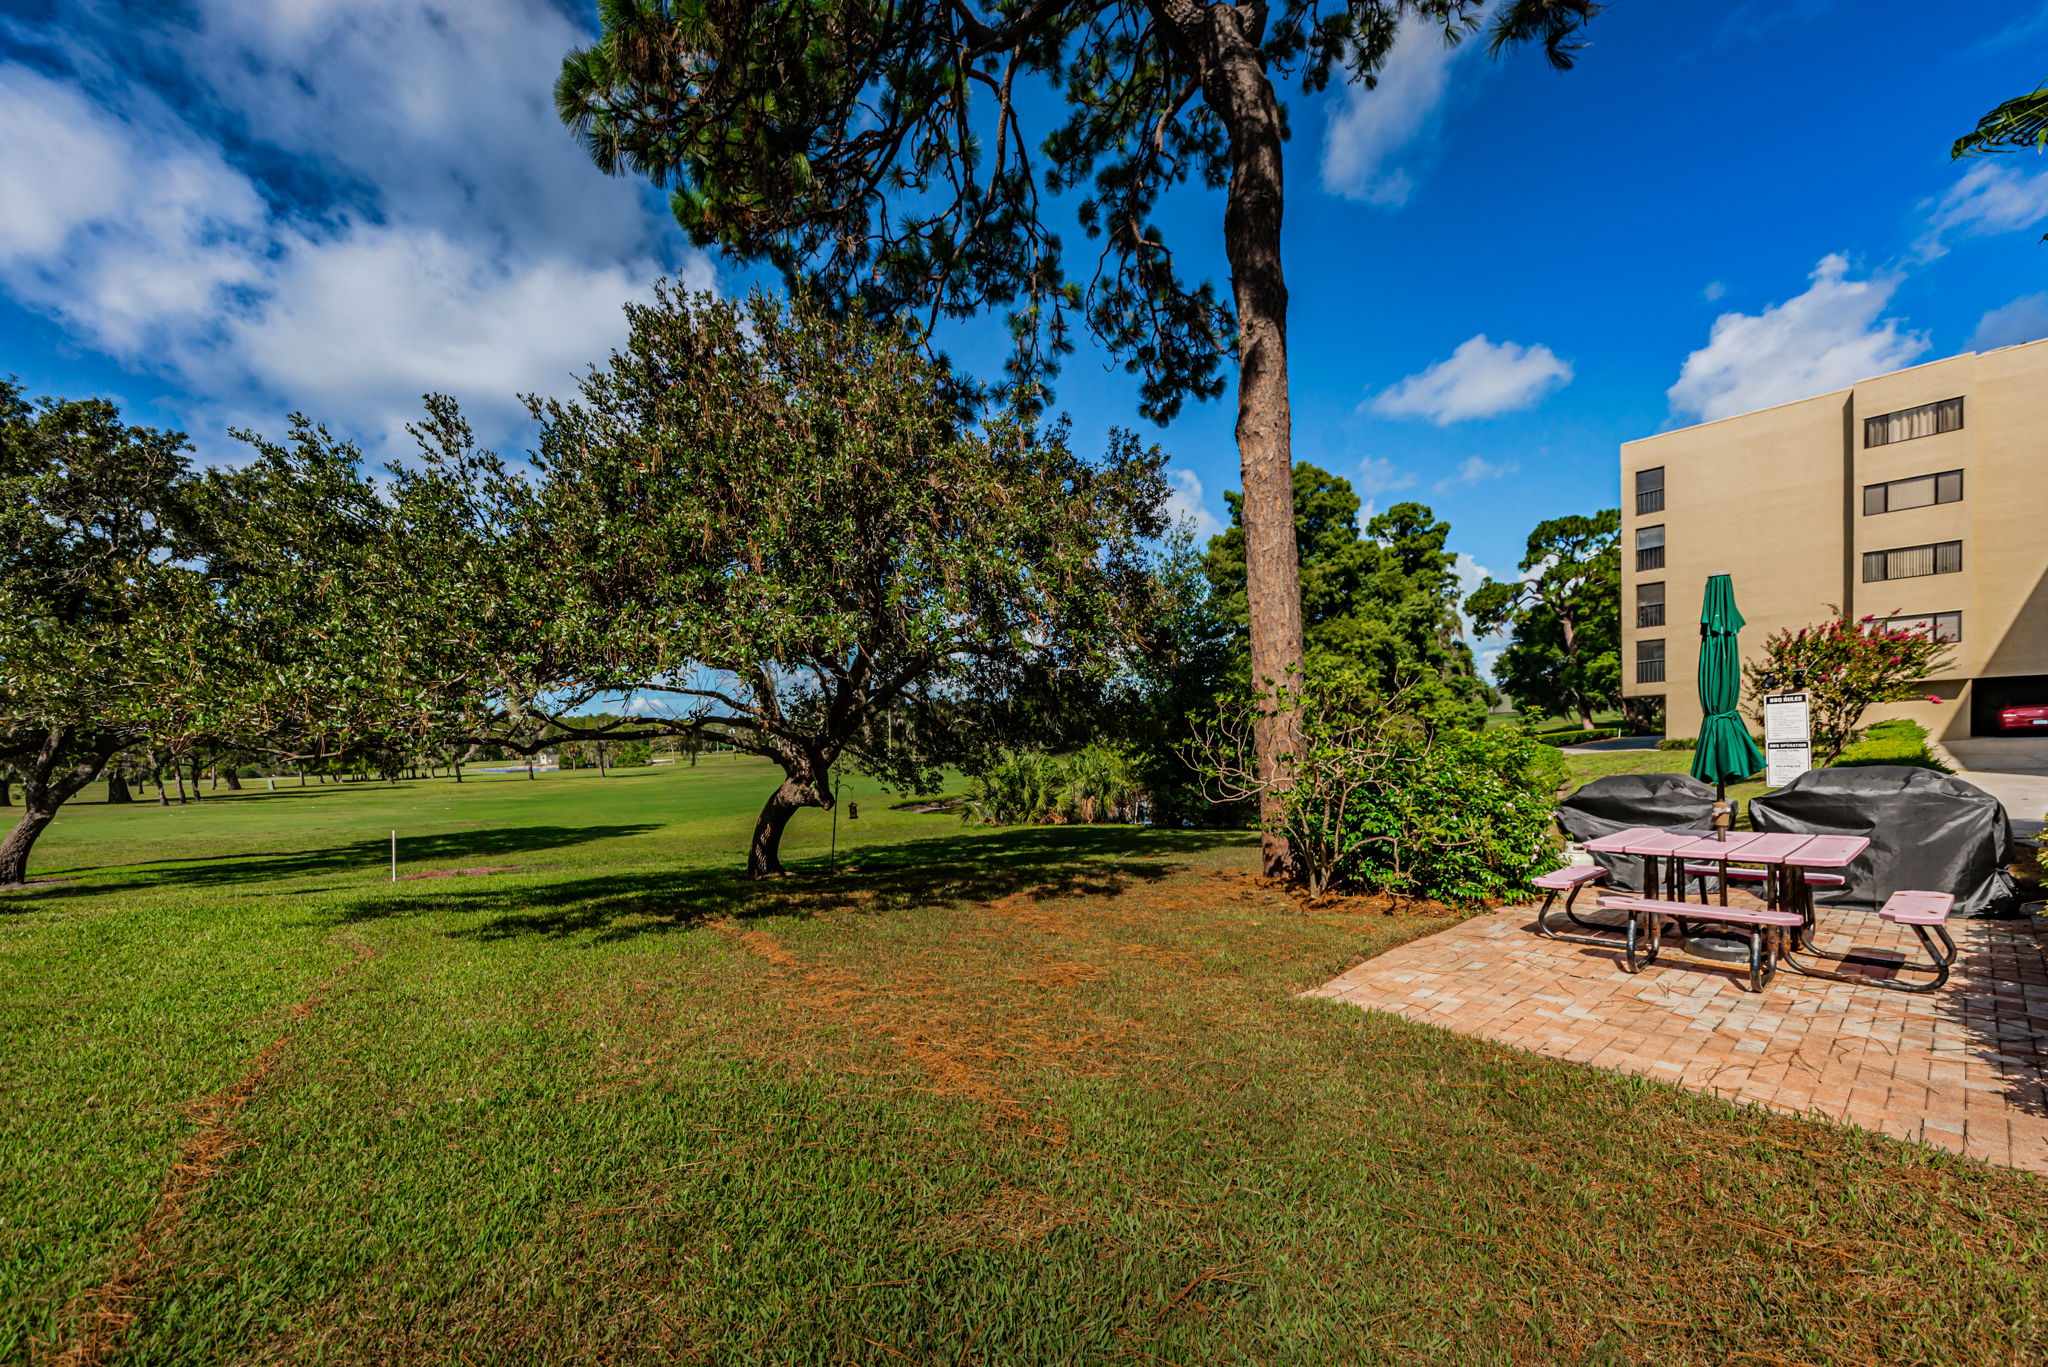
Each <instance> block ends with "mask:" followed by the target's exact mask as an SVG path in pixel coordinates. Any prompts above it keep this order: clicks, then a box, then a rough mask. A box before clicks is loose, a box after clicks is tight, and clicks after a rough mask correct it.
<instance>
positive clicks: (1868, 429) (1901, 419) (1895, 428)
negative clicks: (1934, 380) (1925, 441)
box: [1863, 399, 1963, 446]
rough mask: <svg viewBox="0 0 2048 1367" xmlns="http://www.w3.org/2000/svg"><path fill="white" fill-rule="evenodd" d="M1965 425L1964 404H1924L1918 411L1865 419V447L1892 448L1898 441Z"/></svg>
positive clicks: (1954, 401)
mask: <svg viewBox="0 0 2048 1367" xmlns="http://www.w3.org/2000/svg"><path fill="white" fill-rule="evenodd" d="M1962 426H1963V401H1962V400H1961V399H1943V400H1942V401H1941V402H1940V403H1923V404H1921V405H1920V406H1919V407H1918V408H1901V409H1900V410H1899V411H1898V412H1896V413H1883V414H1880V415H1879V416H1877V417H1875V418H1865V419H1864V420H1863V444H1864V445H1865V446H1890V445H1891V444H1892V443H1893V442H1895V441H1911V440H1913V438H1915V437H1931V436H1933V435H1934V434H1935V433H1937V432H1957V431H1961V430H1962Z"/></svg>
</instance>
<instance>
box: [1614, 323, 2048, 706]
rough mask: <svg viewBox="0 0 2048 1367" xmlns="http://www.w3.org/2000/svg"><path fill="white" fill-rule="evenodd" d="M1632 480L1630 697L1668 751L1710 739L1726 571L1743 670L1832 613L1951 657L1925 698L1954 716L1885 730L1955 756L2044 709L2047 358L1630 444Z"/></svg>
mask: <svg viewBox="0 0 2048 1367" xmlns="http://www.w3.org/2000/svg"><path fill="white" fill-rule="evenodd" d="M1621 481H1622V486H1621V487H1622V492H1621V505H1622V520H1621V526H1622V543H1621V556H1622V681H1623V683H1622V691H1623V692H1624V693H1625V694H1627V695H1629V696H1631V697H1640V698H1659V699H1661V700H1662V702H1663V709H1664V729H1665V734H1666V735H1669V736H1692V735H1697V734H1698V733H1699V723H1700V705H1699V695H1698V688H1697V683H1696V666H1697V663H1698V656H1699V618H1700V598H1701V594H1702V591H1703V589H1704V586H1705V584H1706V579H1707V576H1708V575H1710V574H1716V573H1722V572H1725V573H1728V574H1731V575H1733V576H1734V578H1735V598H1736V602H1737V603H1738V604H1739V605H1740V606H1741V609H1742V615H1743V616H1744V617H1745V618H1747V619H1748V626H1746V627H1745V628H1744V630H1743V633H1742V643H1743V647H1744V655H1745V656H1746V657H1747V658H1750V659H1754V658H1756V657H1757V655H1758V654H1759V653H1760V652H1761V648H1762V645H1763V642H1764V638H1765V637H1766V636H1768V635H1769V634H1770V633H1771V632H1774V631H1777V630H1779V629H1781V628H1786V627H1798V626H1803V625H1806V624H1809V623H1813V622H1818V621H1823V620H1825V619H1826V618H1827V616H1828V614H1829V608H1830V606H1831V605H1834V604H1839V605H1841V606H1842V607H1843V608H1845V609H1847V610H1848V611H1849V612H1850V613H1851V614H1852V615H1853V616H1856V617H1862V616H1863V615H1865V614H1866V613H1867V614H1873V615H1875V616H1877V617H1880V618H1906V619H1910V620H1911V622H1912V623H1913V624H1915V625H1918V626H1920V627H1922V628H1923V629H1925V630H1929V631H1933V632H1936V633H1937V634H1939V635H1941V636H1942V637H1944V638H1946V639H1950V640H1953V641H1954V642H1955V651H1954V665H1953V668H1952V669H1951V670H1950V671H1949V673H1948V675H1947V677H1944V678H1940V679H1931V680H1929V681H1928V688H1927V692H1928V693H1930V694H1934V695H1936V696H1939V697H1941V698H1942V699H1944V701H1943V702H1942V703H1940V704H1933V703H1925V702H1920V703H1906V704H1898V705H1895V706H1891V707H1888V708H1885V709H1883V710H1882V711H1881V712H1879V713H1876V714H1873V718H1872V719H1873V720H1875V719H1877V718H1878V717H1881V716H1909V717H1912V718H1913V719H1914V720H1916V721H1918V722H1920V723H1921V724H1923V725H1925V726H1926V727H1927V728H1928V730H1929V732H1930V733H1931V734H1932V735H1933V736H1934V737H1935V738H1937V739H1940V740H1952V739H1959V738H1961V737H1965V736H1972V735H1975V736H1987V735H1999V734H2007V733H2006V732H2004V731H2003V730H2002V726H2001V714H2002V713H2003V712H2004V710H2005V709H2006V708H2009V707H2013V706H2016V705H2023V704H2036V703H2038V704H2048V341H2041V342H2030V343H2028V344H2027V345H2025V346H2013V347H2005V348H2002V349H2000V350H1997V351H1987V352H1982V353H1978V352H1970V353H1966V354H1964V355H1961V356H1955V357H1951V358H1950V359H1948V360H1945V361H1933V362H1930V363H1929V364H1927V365H1922V366H1915V367H1913V368H1912V369H1910V370H1901V371H1896V372H1894V373H1892V374H1890V375H1880V376H1878V377H1876V378H1875V379H1870V380H1862V381H1859V382H1857V383H1856V384H1855V385H1852V386H1851V387H1850V388H1848V389H1843V390H1838V391H1836V392H1835V393H1832V394H1823V395H1820V396H1819V397H1817V398H1811V399H1801V400H1800V401H1798V402H1797V403H1788V404H1780V405H1779V406H1777V407H1776V408H1766V409H1763V410H1761V411H1759V412H1755V413H1744V414H1742V415H1740V416H1738V417H1733V418H1723V419H1720V420H1719V421H1716V422H1709V423H1702V424H1700V425H1699V426H1697V427H1687V428H1683V429H1681V430H1679V431H1676V432H1664V433H1660V434H1659V435H1657V436H1654V437H1646V438H1644V439H1643V440H1641V441H1632V442H1629V443H1627V444H1625V445H1624V446H1623V447H1622V448H1621ZM2041 730H2042V731H2043V732H2048V727H2044V728H2041ZM2037 734H2039V733H2037Z"/></svg>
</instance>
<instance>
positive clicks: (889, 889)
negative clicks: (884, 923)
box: [340, 826, 1245, 944]
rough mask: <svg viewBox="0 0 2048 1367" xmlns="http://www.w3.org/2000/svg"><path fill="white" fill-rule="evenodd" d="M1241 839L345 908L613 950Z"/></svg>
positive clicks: (951, 899)
mask: <svg viewBox="0 0 2048 1367" xmlns="http://www.w3.org/2000/svg"><path fill="white" fill-rule="evenodd" d="M1244 839H1245V837H1244V836H1243V835H1242V834H1241V833H1239V832H1234V831H1162V830H1154V829H1148V828H1143V827H1111V826H1056V827H1045V826H1040V827H1030V828H1025V829H1021V830H1012V831H1004V832H1001V833H999V834H992V835H970V834H964V833H963V834H960V835H953V836H936V837H930V838H926V839H919V840H906V841H902V842H899V843H896V844H891V845H881V846H867V847H865V848H862V849H861V850H860V851H858V853H857V854H855V855H853V856H852V858H851V866H849V860H848V857H847V856H844V855H842V856H841V857H840V859H839V868H838V870H837V872H836V873H834V874H831V875H828V874H827V872H826V867H827V865H826V860H824V859H822V858H819V859H805V860H799V861H791V863H790V864H789V866H788V867H789V869H790V873H789V875H788V876H786V877H783V878H770V879H759V880H755V879H749V878H747V877H745V876H744V874H742V873H741V872H740V871H738V870H737V869H734V868H732V867H729V866H728V867H718V868H708V869H706V868H698V869H674V870H657V871H644V870H641V871H633V872H625V873H617V874H603V875H597V876H593V877H585V878H564V879H558V880H555V881H552V882H547V883H542V884H537V885H529V886H523V887H522V886H510V885H490V884H487V883H482V882H479V883H474V884H472V883H465V884H464V885H462V886H454V885H450V886H449V887H448V888H447V890H446V891H441V890H439V889H437V890H436V891H435V892H434V893H431V894H428V895H425V896H421V895H418V894H411V895H407V896H405V897H403V898H394V897H391V896H389V895H384V896H378V897H365V898H361V899H358V900H356V901H355V902H353V903H351V904H350V905H349V906H347V907H346V908H344V909H343V911H342V914H341V918H340V919H341V920H342V922H343V923H345V924H353V923H360V922H363V921H372V920H379V919H383V918H386V917H391V916H411V915H420V914H426V913H434V912H454V913H461V914H470V915H474V916H476V917H477V918H478V919H477V920H476V921H475V922H474V923H472V924H469V925H466V926H464V927H462V928H460V929H457V930H455V931H452V932H451V934H453V935H454V936H456V937H457V938H462V939H470V940H477V941H485V942H489V941H497V940H508V939H515V938H519V937H525V936H540V937H543V938H552V939H560V938H580V937H585V936H588V937H591V938H592V939H593V941H594V942H595V943H600V944H602V943H612V942H616V941H620V940H627V939H634V938H638V937H640V936H643V935H662V934H669V933H672V932H675V931H679V930H689V929H691V928H692V927H695V926H697V925H700V924H702V923H703V922H705V921H708V920H715V919H719V918H722V917H731V918H734V919H745V918H748V917H754V916H812V915H817V914H820V913H824V912H833V911H845V912H854V913H874V912H887V911H897V910H903V909H906V908H911V907H929V906H947V905H955V904H959V903H963V902H984V901H990V900H993V899H995V898H999V897H1007V896H1011V895H1014V894H1016V893H1020V892H1024V891H1027V890H1029V891H1031V892H1033V893H1034V894H1036V895H1040V896H1048V897H1052V896H1072V895H1076V894H1081V893H1098V894H1107V895H1114V894H1116V893H1118V892H1120V891H1121V890H1122V889H1123V888H1124V887H1125V886H1127V885H1128V884H1129V883H1131V882H1132V881H1152V880H1156V879H1159V878H1163V877H1165V876H1166V875H1168V874H1169V873H1172V872H1174V871H1175V870H1176V869H1178V868H1180V867H1181V866H1182V860H1183V859H1184V858H1185V857H1186V856H1188V855H1191V854H1199V853H1202V852H1205V851H1208V850H1213V849H1217V848H1220V847H1223V846H1226V845H1232V844H1238V843H1241V842H1243V840H1244Z"/></svg>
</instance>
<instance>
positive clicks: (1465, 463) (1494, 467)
mask: <svg viewBox="0 0 2048 1367" xmlns="http://www.w3.org/2000/svg"><path fill="white" fill-rule="evenodd" d="M1521 468H1522V467H1521V466H1520V465H1519V464H1517V463H1516V462H1514V461H1511V460H1510V461H1504V462H1501V463H1499V464H1495V463H1494V462H1493V461H1490V460H1482V459H1481V458H1480V457H1478V456H1467V457H1465V459H1464V460H1462V461H1460V462H1459V463H1458V468H1457V470H1456V472H1455V473H1453V474H1450V475H1446V476H1445V477H1444V478H1442V479H1440V480H1438V481H1437V482H1436V491H1437V492H1438V493H1440V494H1447V493H1449V492H1450V491H1451V490H1453V489H1456V488H1470V487H1471V486H1473V485H1474V484H1484V483H1485V482H1486V481H1488V480H1490V479H1505V478H1506V477H1507V476H1509V475H1512V474H1513V473H1515V471H1517V470H1519V469H1521Z"/></svg>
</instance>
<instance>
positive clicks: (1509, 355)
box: [1371, 333, 1572, 427]
mask: <svg viewBox="0 0 2048 1367" xmlns="http://www.w3.org/2000/svg"><path fill="white" fill-rule="evenodd" d="M1571 378H1572V368H1571V365H1570V363H1569V362H1567V361H1562V360H1559V359H1558V357H1557V356H1556V354H1555V353H1553V352H1552V351H1551V349H1550V348H1549V347H1547V346H1542V345H1540V344H1539V345H1534V346H1517V345H1516V344H1515V343H1513V342H1500V343H1494V342H1489V341H1487V340H1486V334H1485V333H1481V334H1479V335H1478V336H1477V337H1471V338H1468V339H1466V340H1465V341H1463V342H1460V343H1459V344H1458V349H1457V350H1455V351H1453V352H1452V353H1451V354H1450V356H1449V358H1448V359H1446V360H1442V361H1438V362H1437V363H1436V364H1435V365H1433V366H1430V367H1429V368H1428V369H1427V370H1424V371H1422V372H1421V373H1420V374H1416V375H1410V376H1409V377H1408V378H1407V379H1405V380H1402V381H1400V382H1399V383H1398V384H1395V385H1394V386H1393V387H1391V388H1389V389H1388V390H1386V391H1385V392H1384V393H1382V394H1380V395H1379V396H1378V397H1377V398H1375V399H1373V400H1372V401H1371V407H1372V411H1373V412H1375V413H1378V414H1380V415H1381V416H1383V417H1390V418H1427V419H1428V420H1429V421H1431V422H1433V423H1435V424H1436V425H1437V426H1439V427H1443V426H1447V425H1449V424H1451V423H1454V422H1464V421H1466V420H1468V419H1471V418H1490V417H1493V416H1495V415H1496V414H1500V413H1510V412H1513V411H1515V410H1516V409H1521V408H1530V407H1533V406H1535V404H1536V403H1537V402H1539V401H1540V400H1541V399H1542V398H1543V397H1544V396H1545V395H1547V394H1550V393H1551V392H1553V391H1555V390H1557V389H1561V388H1563V387H1564V386H1565V385H1567V384H1569V383H1571Z"/></svg>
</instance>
